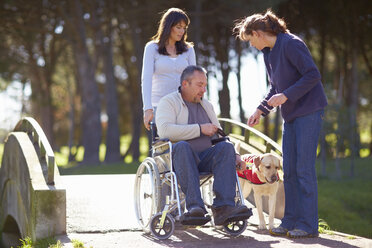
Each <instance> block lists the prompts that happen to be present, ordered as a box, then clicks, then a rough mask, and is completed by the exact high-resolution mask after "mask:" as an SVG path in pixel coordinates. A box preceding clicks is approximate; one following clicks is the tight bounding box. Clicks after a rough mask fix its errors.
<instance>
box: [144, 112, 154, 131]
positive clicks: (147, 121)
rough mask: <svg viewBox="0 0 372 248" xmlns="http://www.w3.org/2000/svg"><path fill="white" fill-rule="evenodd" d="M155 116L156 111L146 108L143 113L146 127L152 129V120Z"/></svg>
mask: <svg viewBox="0 0 372 248" xmlns="http://www.w3.org/2000/svg"><path fill="white" fill-rule="evenodd" d="M153 118H154V111H153V110H152V109H146V110H145V113H143V124H145V128H146V129H147V130H150V121H152V119H153Z"/></svg>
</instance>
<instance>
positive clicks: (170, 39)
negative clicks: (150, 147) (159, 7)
mask: <svg viewBox="0 0 372 248" xmlns="http://www.w3.org/2000/svg"><path fill="white" fill-rule="evenodd" d="M189 24H190V19H189V17H188V16H187V15H186V13H185V12H184V11H183V10H181V9H178V8H170V9H168V10H167V11H166V12H165V13H164V14H163V16H162V18H161V20H160V23H159V28H158V32H157V33H156V35H155V36H153V37H152V40H151V41H150V42H148V43H147V44H146V46H145V51H144V56H143V67H142V101H143V111H144V114H143V122H144V125H145V127H146V129H148V130H149V128H150V126H149V122H150V121H152V120H153V119H154V113H155V110H156V106H157V104H158V102H159V100H160V98H162V97H163V96H165V95H167V94H169V93H171V92H173V91H176V90H177V89H178V87H179V86H180V76H181V73H182V71H183V69H185V68H186V67H187V66H189V65H196V59H195V51H194V48H193V46H192V43H190V42H187V27H188V25H189Z"/></svg>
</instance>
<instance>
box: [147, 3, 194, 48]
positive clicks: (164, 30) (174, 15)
mask: <svg viewBox="0 0 372 248" xmlns="http://www.w3.org/2000/svg"><path fill="white" fill-rule="evenodd" d="M181 21H184V22H185V24H186V27H187V26H188V25H189V24H190V19H189V17H188V16H187V15H186V13H185V12H184V11H183V10H181V9H178V8H170V9H168V10H167V11H166V12H165V13H164V14H163V16H162V17H161V20H160V23H159V28H158V32H157V33H156V35H154V36H153V37H152V40H154V41H156V42H157V43H158V46H159V48H158V52H159V53H160V54H163V55H169V54H168V52H167V49H166V48H165V45H166V42H167V40H168V39H169V36H170V33H171V29H172V27H173V26H175V25H177V24H178V23H180V22H181ZM186 39H187V31H186V32H185V34H184V35H183V36H182V38H181V40H180V41H177V42H176V50H177V54H181V53H183V52H186V51H187V50H188V48H187V46H188V45H189V46H191V45H192V43H190V42H187V41H186Z"/></svg>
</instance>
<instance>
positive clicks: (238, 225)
mask: <svg viewBox="0 0 372 248" xmlns="http://www.w3.org/2000/svg"><path fill="white" fill-rule="evenodd" d="M247 226H248V222H247V220H240V221H234V222H230V223H228V224H226V225H224V226H223V229H224V230H225V232H227V233H228V234H229V235H231V236H234V237H235V236H238V235H240V234H242V233H243V232H244V231H245V229H247Z"/></svg>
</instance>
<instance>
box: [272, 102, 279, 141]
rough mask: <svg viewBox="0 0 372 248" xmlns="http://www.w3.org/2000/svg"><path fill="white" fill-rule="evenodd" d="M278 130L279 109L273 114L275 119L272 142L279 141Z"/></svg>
mask: <svg viewBox="0 0 372 248" xmlns="http://www.w3.org/2000/svg"><path fill="white" fill-rule="evenodd" d="M279 128H280V108H278V109H277V110H276V112H275V119H274V135H273V137H274V141H275V142H278V140H279Z"/></svg>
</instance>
